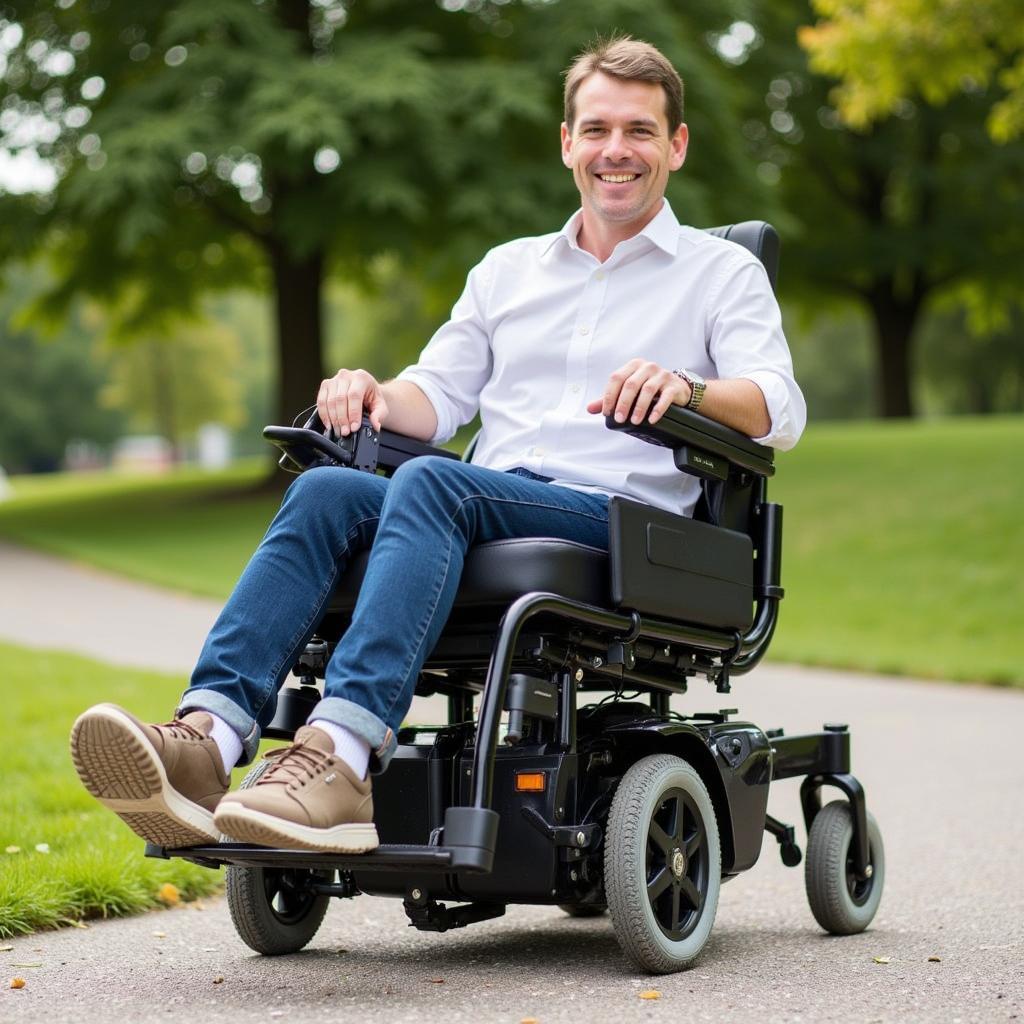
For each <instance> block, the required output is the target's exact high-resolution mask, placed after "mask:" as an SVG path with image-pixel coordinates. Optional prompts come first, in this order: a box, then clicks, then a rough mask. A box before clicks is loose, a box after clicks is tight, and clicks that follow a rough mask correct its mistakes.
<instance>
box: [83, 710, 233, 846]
mask: <svg viewBox="0 0 1024 1024" xmlns="http://www.w3.org/2000/svg"><path fill="white" fill-rule="evenodd" d="M212 728H213V719H212V718H211V717H210V716H209V715H208V714H207V713H206V712H205V711H193V712H191V713H189V714H187V715H185V716H184V717H183V718H182V719H180V720H179V721H176V722H167V723H166V724H165V725H145V724H144V723H142V722H140V721H139V720H138V719H137V718H135V717H134V716H133V715H130V714H128V712H127V711H125V710H124V709H123V708H119V707H118V706H117V705H116V704H97V705H96V707H93V708H89V710H88V711H86V712H84V713H83V714H81V715H80V716H79V717H78V720H77V721H76V722H75V724H74V726H73V727H72V729H71V760H72V761H74V763H75V771H77V772H78V775H79V778H81V780H82V782H83V783H84V784H85V788H86V789H87V790H89V792H90V793H92V795H93V796H94V797H96V799H97V800H99V801H100V803H102V804H104V805H105V806H106V807H109V808H110V809H111V810H112V811H113V812H114V813H115V814H116V815H117V816H118V817H119V818H121V819H122V820H123V821H124V822H125V823H126V824H127V825H128V827H129V828H130V829H131V830H132V831H133V832H135V833H136V834H138V835H140V836H142V838H143V839H147V840H148V841H149V842H151V843H156V844H157V845H159V846H167V847H178V846H195V845H197V844H199V843H209V842H214V843H216V842H218V841H219V840H220V833H219V832H218V831H217V827H216V825H214V823H213V809H214V808H215V807H216V806H217V803H218V801H219V800H220V798H221V797H222V796H223V795H224V794H225V793H226V792H227V789H228V785H229V784H230V781H231V780H230V778H229V776H228V773H227V772H225V771H224V761H223V759H222V758H221V755H220V750H219V749H218V748H217V744H216V743H215V742H214V741H213V740H212V739H211V738H210V730H211V729H212Z"/></svg>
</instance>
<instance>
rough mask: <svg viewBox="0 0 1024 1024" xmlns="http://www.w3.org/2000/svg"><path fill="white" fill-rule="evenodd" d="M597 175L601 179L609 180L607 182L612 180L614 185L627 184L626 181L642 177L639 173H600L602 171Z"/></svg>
mask: <svg viewBox="0 0 1024 1024" xmlns="http://www.w3.org/2000/svg"><path fill="white" fill-rule="evenodd" d="M597 176H598V177H599V178H600V179H601V181H607V182H610V183H611V184H613V185H622V184H625V182H627V181H634V180H635V179H636V178H639V177H640V175H639V174H600V173H599V174H598V175H597Z"/></svg>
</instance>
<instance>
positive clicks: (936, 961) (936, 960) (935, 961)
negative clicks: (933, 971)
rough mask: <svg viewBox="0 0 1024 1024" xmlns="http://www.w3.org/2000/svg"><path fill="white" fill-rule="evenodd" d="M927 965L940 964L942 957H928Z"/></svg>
mask: <svg viewBox="0 0 1024 1024" xmlns="http://www.w3.org/2000/svg"><path fill="white" fill-rule="evenodd" d="M928 963H930V964H941V963H942V957H941V956H930V957H928Z"/></svg>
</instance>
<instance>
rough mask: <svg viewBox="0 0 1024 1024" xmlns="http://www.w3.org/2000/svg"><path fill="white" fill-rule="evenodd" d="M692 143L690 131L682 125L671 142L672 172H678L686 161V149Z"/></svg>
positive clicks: (670, 160)
mask: <svg viewBox="0 0 1024 1024" xmlns="http://www.w3.org/2000/svg"><path fill="white" fill-rule="evenodd" d="M689 142H690V129H689V128H687V127H686V125H685V124H681V125H680V126H679V127H678V128H677V129H676V130H675V134H674V135H673V136H672V139H671V141H670V142H669V159H668V167H669V170H670V171H678V170H679V168H680V167H682V166H683V163H684V162H685V161H686V147H687V145H688V144H689Z"/></svg>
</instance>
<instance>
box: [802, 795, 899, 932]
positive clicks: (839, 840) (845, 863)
mask: <svg viewBox="0 0 1024 1024" xmlns="http://www.w3.org/2000/svg"><path fill="white" fill-rule="evenodd" d="M867 818H868V855H869V859H870V863H871V867H872V875H871V877H870V878H868V879H863V880H862V879H858V878H857V877H856V875H855V874H854V872H853V858H852V857H851V856H850V843H851V842H852V840H853V813H852V811H851V810H850V805H849V804H848V803H847V802H846V801H845V800H834V801H832V803H830V804H826V805H825V806H824V807H823V808H822V809H821V810H820V811H819V812H818V814H817V815H816V816H815V818H814V821H813V822H812V824H811V831H810V833H809V834H808V836H807V863H806V866H805V869H804V884H805V885H806V887H807V901H808V902H809V903H810V905H811V913H812V914H814V919H815V920H816V921H817V922H818V924H820V925H821V927H822V928H824V929H825V931H827V932H831V933H832V934H833V935H855V934H856V933H857V932H862V931H864V929H865V928H867V926H868V925H869V924H871V920H872V918H873V917H874V916H875V911H876V910H878V904H879V902H880V901H881V899H882V887H883V886H884V885H885V847H884V846H883V845H882V833H881V832H880V831H879V829H878V823H877V822H876V821H875V819H874V818H873V817H872V816H871V815H870V814H868V816H867Z"/></svg>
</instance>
